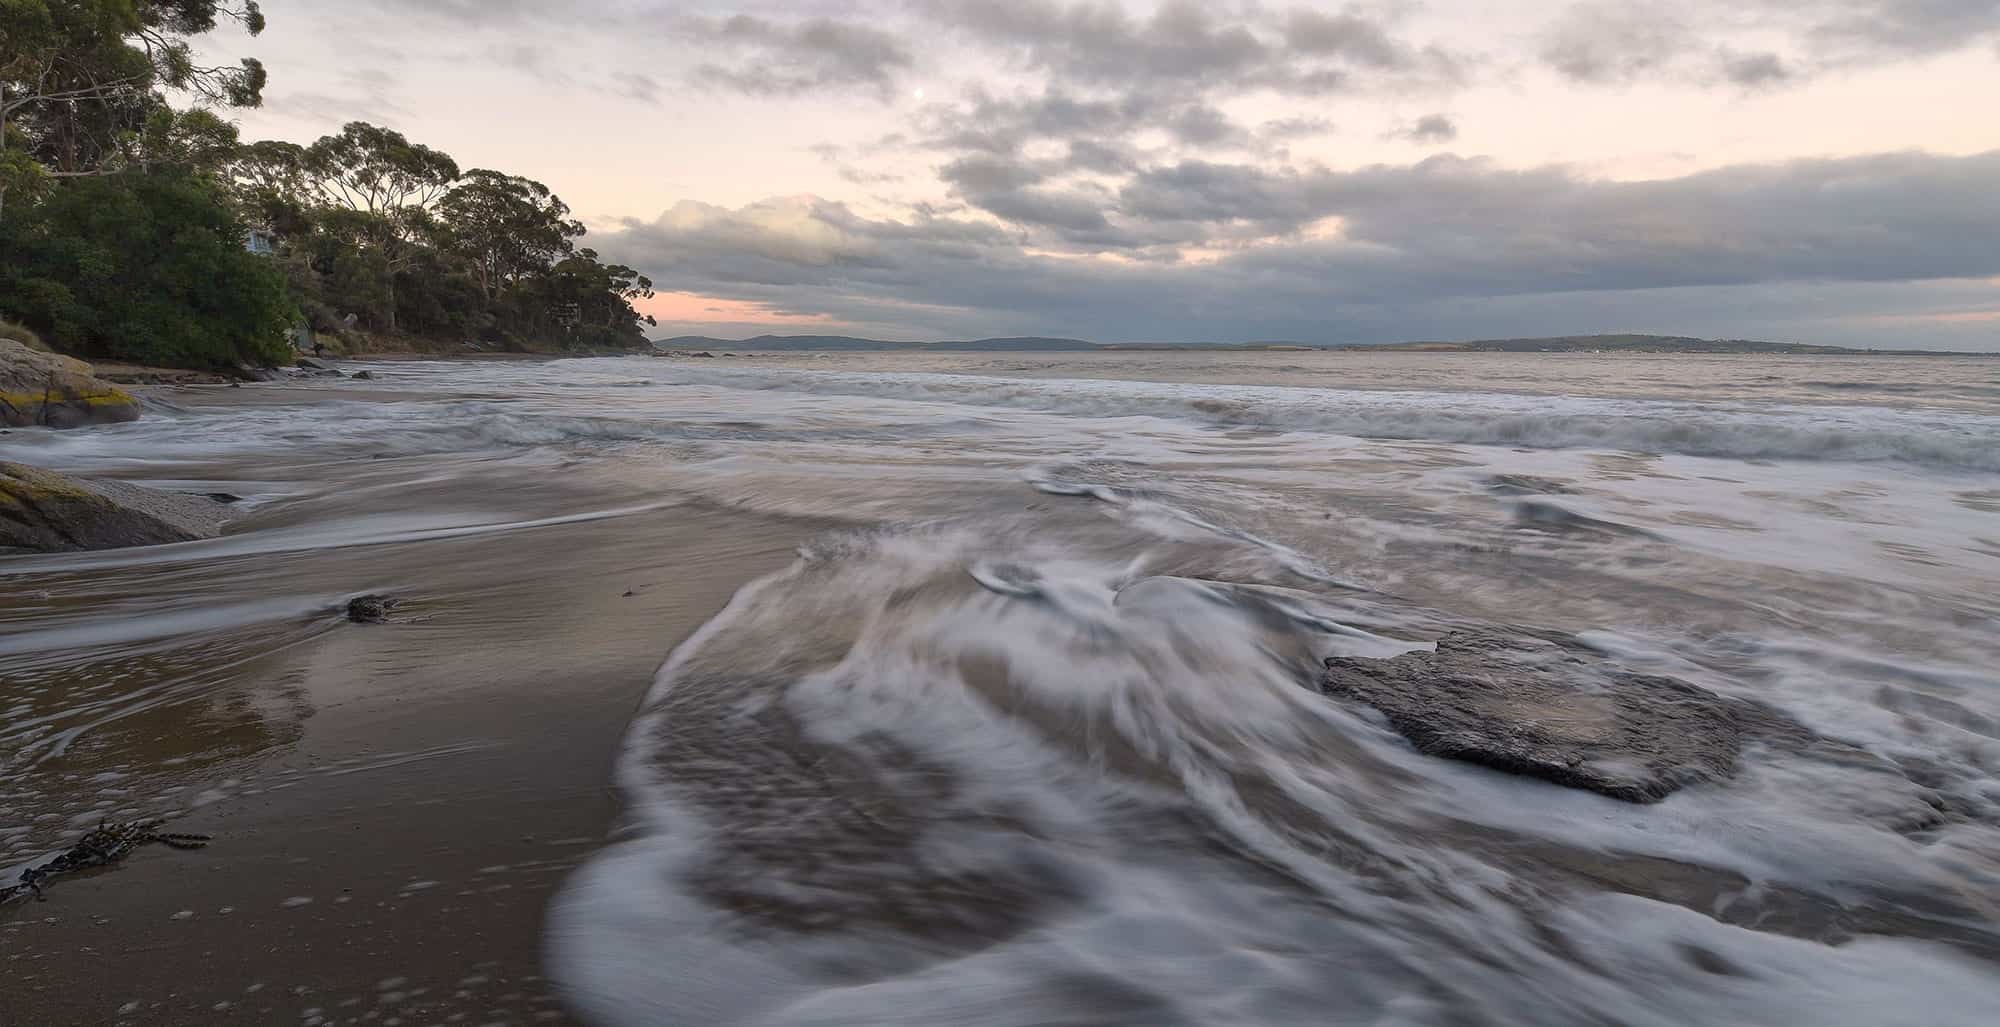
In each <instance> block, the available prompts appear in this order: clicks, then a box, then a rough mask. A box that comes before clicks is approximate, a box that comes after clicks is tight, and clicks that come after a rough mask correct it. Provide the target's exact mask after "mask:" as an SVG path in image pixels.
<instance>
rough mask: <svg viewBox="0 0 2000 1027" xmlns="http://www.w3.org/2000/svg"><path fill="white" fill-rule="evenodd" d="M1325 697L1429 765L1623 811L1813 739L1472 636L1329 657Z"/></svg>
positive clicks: (1647, 681)
mask: <svg viewBox="0 0 2000 1027" xmlns="http://www.w3.org/2000/svg"><path fill="white" fill-rule="evenodd" d="M1321 690H1322V691H1324V692H1325V693H1326V694H1328V695H1331V696H1335V697H1337V698H1342V699H1349V700H1353V701H1355V702H1360V703H1365V704H1367V705H1369V706H1372V707H1374V708H1375V709H1377V710H1380V711H1381V712H1382V713H1383V715H1385V716H1386V717H1388V719H1389V724H1390V726H1392V727H1394V728H1395V729H1396V731H1397V732H1398V733H1399V734H1401V735H1403V737H1405V738H1408V739H1409V740H1410V741H1411V742H1412V743H1413V744H1415V745H1416V747H1417V748H1418V750H1420V751H1422V752H1425V753H1428V754H1430V755H1433V756H1442V757H1446V758H1449V759H1458V760H1465V761H1467V762H1470V763H1478V764H1481V765H1483V766H1488V767H1492V768H1494V769H1496V770H1504V771H1507V772H1509V773H1515V774H1525V775H1527V776H1529V777H1538V778H1541V779H1543V780H1546V781H1553V782H1555V783H1557V784H1561V785H1568V786H1570V787H1572V788H1585V789H1589V790H1590V791H1593V792H1599V793H1602V794H1604V795H1609V796H1611V797H1613V798H1616V799H1624V800H1626V801H1627V802H1640V803H1647V802H1658V801H1659V800H1661V799H1663V798H1666V797H1667V796H1668V795H1671V794H1672V793H1673V792H1675V791H1677V790H1679V789H1680V788H1681V787H1683V786H1685V785H1688V784H1692V783H1695V782H1701V781H1714V780H1721V779H1725V778H1728V777H1730V776H1731V775H1732V774H1734V773H1735V770H1736V760H1737V756H1738V754H1739V753H1741V751H1742V749H1743V746H1744V744H1745V742H1746V741H1749V740H1752V739H1765V740H1779V739H1786V740H1789V741H1790V742H1792V743H1793V744H1804V743H1805V742H1807V741H1809V740H1810V738H1811V734H1810V732H1808V731H1806V730H1805V729H1804V728H1802V727H1800V726H1799V725H1797V724H1795V723H1793V722H1792V721H1789V720H1787V719H1785V718H1784V717H1783V716H1781V715H1779V714H1778V713H1777V712H1775V711H1773V710H1770V709H1767V708H1765V707H1762V706H1757V705H1754V704H1751V703H1747V702H1743V701H1740V700H1736V699H1730V698H1727V697H1725V696H1721V695H1717V694H1716V693H1714V692H1710V691H1708V690H1707V689H1703V688H1698V687H1696V686H1694V685H1691V684H1688V683H1687V682H1685V681H1680V680H1677V679H1675V678H1668V677H1658V676H1654V675H1649V674H1634V673H1631V672H1630V671H1626V670H1623V669H1621V668H1619V667H1617V666H1616V665H1615V664H1612V663H1610V662H1609V661H1607V660H1605V659H1603V658H1601V657H1597V656H1594V655H1591V654H1590V653H1589V652H1588V651H1587V650H1584V649H1582V648H1580V647H1575V646H1570V645H1563V644H1559V643H1554V642H1545V641H1542V640H1539V639H1532V638H1513V637H1506V636H1502V635H1498V634H1486V633H1483V632H1475V631H1466V632H1457V633H1453V634H1449V635H1446V636H1445V637H1443V638H1441V639H1439V640H1438V643H1437V651H1436V652H1415V653H1406V654H1404V655H1402V656H1397V657H1394V658H1393V659H1386V660H1369V659H1354V658H1341V657H1334V658H1331V659H1328V660H1327V661H1326V676H1325V677H1324V678H1323V679H1322V681H1321Z"/></svg>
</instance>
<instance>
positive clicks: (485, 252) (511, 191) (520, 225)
mask: <svg viewBox="0 0 2000 1027" xmlns="http://www.w3.org/2000/svg"><path fill="white" fill-rule="evenodd" d="M438 218H439V222H440V225H439V229H440V230H439V233H438V239H439V241H440V243H441V244H442V245H443V247H444V248H445V249H448V250H450V251H452V252H454V253H456V254H458V255H459V256H461V257H462V258H464V259H465V260H466V261H467V262H468V264H469V265H470V269H471V271H472V277H473V280H474V281H476V282H478V283H479V291H480V294H481V295H483V296H485V297H486V300H487V302H489V303H490V302H492V301H493V300H495V299H496V298H497V297H498V296H499V295H500V293H501V292H502V291H503V290H505V289H506V287H507V286H508V285H510V284H512V283H513V282H514V281H515V280H517V279H519V278H520V277H522V276H523V275H527V274H532V273H534V272H537V271H542V270H546V269H547V268H548V267H549V265H550V264H552V263H554V262H555V261H557V260H560V259H561V258H562V257H564V256H565V255H567V254H568V253H569V252H570V249H571V243H570V240H572V239H575V238H576V237H578V236H580V235H582V234H583V224H582V223H581V222H578V221H574V220H571V219H570V216H569V205H568V204H566V203H564V202H563V201H562V199H561V197H558V196H557V195H556V194H554V193H552V192H550V191H549V187H548V186H545V185H543V184H542V183H540V182H536V181H532V180H530V179H526V178H520V177H518V176H515V175H506V174H502V173H500V172H498V171H488V170H484V169H478V170H473V171H468V172H466V173H465V177H464V179H463V180H462V181H460V182H459V184H458V185H457V186H456V187H454V188H453V189H452V190H451V192H449V193H446V194H445V197H444V199H442V200H440V201H439V202H438Z"/></svg>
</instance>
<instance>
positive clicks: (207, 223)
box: [0, 168, 298, 367]
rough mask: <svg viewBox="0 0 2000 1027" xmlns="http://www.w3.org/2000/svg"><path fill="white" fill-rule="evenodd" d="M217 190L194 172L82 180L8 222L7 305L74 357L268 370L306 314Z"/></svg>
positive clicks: (0, 298) (4, 235)
mask: <svg viewBox="0 0 2000 1027" xmlns="http://www.w3.org/2000/svg"><path fill="white" fill-rule="evenodd" d="M243 235H244V227H243V224H242V223H241V222H240V221H238V220H237V219H236V217H235V215H234V214H233V213H232V211H231V210H230V208H229V207H228V205H227V204H225V203H224V202H223V201H222V198H221V196H220V195H219V192H218V188H217V186H216V185H215V183H214V182H213V181H212V180H211V179H209V178H207V177H206V176H204V175H202V174H200V173H198V172H196V171H191V170H187V169H181V168H172V169H159V170H155V171H153V172H151V173H146V174H136V173H135V174H126V175H117V176H109V177H102V178H86V179H77V180H74V181H70V182H65V183H62V185H61V186H60V187H59V188H57V189H56V190H54V191H53V192H52V193H51V194H50V195H49V196H48V198H46V199H45V200H43V201H42V202H40V203H37V204H35V205H33V206H32V207H28V208H25V209H22V210H19V211H10V212H8V215H7V217H6V218H5V219H4V220H0V250H4V252H6V253H7V254H8V260H7V262H6V264H5V265H4V266H0V309H4V310H6V311H7V312H8V313H10V314H12V315H14V316H15V317H17V318H19V319H20V320H21V321H22V322H24V323H26V324H27V325H29V326H30V327H32V328H34V329H36V330H37V331H39V332H41V333H42V334H43V335H44V337H46V338H48V339H50V340H52V341H54V342H55V343H56V344H57V345H59V346H60V347H62V348H64V349H66V350H72V351H76V352H81V353H85V354H89V355H92V356H101V357H111V358H116V359H122V360H133V361H139V362H142V363H153V364H167V365H173V366H180V367H231V366H235V365H237V364H240V363H252V364H264V365H269V364H273V363H277V362H279V361H282V360H285V359H286V358H288V357H289V355H290V348H289V344H288V342H287V340H286V331H287V329H288V328H289V327H290V326H291V324H292V323H293V322H294V321H295V320H296V319H297V317H298V312H297V308H296V306H295V305H294V304H293V303H292V301H291V299H290V298H289V297H288V295H287V292H286V287H285V280H284V276H283V274H282V273H281V272H280V271H279V270H278V269H277V268H276V267H274V266H272V264H271V263H270V262H268V261H266V260H264V259H262V258H259V257H257V256H255V255H253V254H250V253H248V252H246V251H245V250H244V248H243V242H242V240H243Z"/></svg>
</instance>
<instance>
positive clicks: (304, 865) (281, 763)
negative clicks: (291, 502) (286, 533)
mask: <svg viewBox="0 0 2000 1027" xmlns="http://www.w3.org/2000/svg"><path fill="white" fill-rule="evenodd" d="M476 480H477V479H467V480H461V481H459V482H457V483H456V484H452V485H447V486H443V488H444V489H446V490H450V489H454V488H456V489H472V490H473V491H472V492H471V493H470V494H468V495H467V496H466V497H464V498H466V499H468V500H469V499H471V498H472V496H474V495H479V494H481V492H480V490H479V489H477V488H474V486H473V485H472V484H471V483H472V482H473V481H476ZM486 484H487V485H489V486H490V484H491V483H490V482H487V483H486ZM305 505H306V506H307V507H311V506H312V505H313V504H311V503H307V504H305ZM426 505H430V506H436V505H437V500H436V497H431V498H430V499H429V500H427V502H426ZM312 516H313V513H312V511H310V510H304V511H301V510H297V509H293V510H291V511H290V512H289V513H288V512H287V511H285V510H282V509H281V510H278V511H274V512H273V513H271V514H269V515H267V516H265V517H263V518H261V519H259V518H253V520H252V522H251V523H250V524H249V525H247V526H246V527H247V528H248V529H250V530H253V531H255V530H270V529H271V528H273V527H277V526H282V525H283V524H285V523H286V522H288V521H292V520H303V521H310V519H311V517H312ZM814 530H815V527H814V526H812V525H807V524H804V523H799V522H788V521H781V520H776V519H767V518H756V517H749V516H745V515H741V514H733V513H730V514H725V513H723V512H720V511H715V510H705V509H701V508H699V507H691V506H675V507H671V508H668V509H665V510H655V511H651V512H648V513H644V514H639V515H632V516H624V517H612V518H609V519H604V520H595V521H586V522H582V523H573V524H562V525H556V526H553V527H544V528H534V529H527V530H516V531H506V532H499V533H494V534H482V535H474V536H471V537H467V538H458V539H449V540H443V541H438V540H428V541H416V542H406V543H394V544H387V545H373V546H363V547H350V548H340V549H334V550H329V551H324V552H317V553H293V554H289V555H280V556H275V557H264V558H261V559H262V560H263V561H264V565H265V567H266V569H269V565H270V564H271V563H272V562H277V563H280V564H282V565H283V566H281V567H280V568H279V569H278V571H277V573H278V574H279V578H280V580H290V579H294V578H296V579H303V580H307V581H310V582H311V585H312V588H313V589H314V590H315V591H323V590H326V589H332V590H335V591H347V590H352V591H360V590H363V589H366V588H369V587H371V586H372V585H374V584H376V583H379V582H382V581H385V580H387V581H408V582H411V583H412V588H411V589H410V590H409V592H407V593H405V594H407V595H409V596H410V598H411V602H410V603H409V604H408V605H407V606H405V607H404V608H402V609H400V610H399V611H398V615H399V617H398V619H399V621H400V622H392V623H390V624H386V625H354V624H347V623H345V622H342V621H340V620H339V618H338V617H337V616H336V615H334V614H333V613H332V612H330V611H329V612H327V613H325V614H322V615H316V616H315V619H314V623H313V624H312V625H311V626H310V627H309V628H308V629H307V630H306V631H305V632H304V637H302V638H299V639H297V640H292V641H285V642H280V643H278V644H277V646H276V648H275V651H272V652H266V653H261V654H256V655H253V656H251V657H250V658H249V659H247V660H244V661H241V662H240V663H238V664H237V665H235V666H231V667H227V668H225V669H224V670H223V671H222V672H221V673H220V674H219V675H218V676H217V677H216V679H215V680H214V681H213V682H211V683H210V684H209V685H208V686H207V687H206V688H205V690H204V694H203V695H202V696H201V698H200V700H199V701H194V702H186V703H175V704H171V705H167V706H165V707H163V708H161V709H156V710H147V711H144V712H140V713H136V714H134V715H132V716H127V717H123V718H121V719H120V720H119V721H118V722H117V723H115V724H111V725H107V726H105V727H104V728H102V729H99V730H97V731H95V732H94V733H86V734H85V735H84V736H82V738H81V739H80V740H79V743H78V744H77V745H76V746H75V747H74V748H73V749H72V750H71V751H70V752H69V753H66V754H65V756H64V758H63V759H61V760H57V761H51V762H53V763H56V764H58V765H59V766H60V773H61V774H62V775H63V776H62V778H61V779H60V782H67V784H66V785H64V784H61V783H58V786H57V787H62V788H66V789H67V792H68V794H62V793H61V792H57V793H56V794H54V795H53V798H54V799H55V800H59V801H61V803H62V805H61V807H60V808H62V809H63V810H64V813H65V815H67V814H68V813H69V812H70V811H71V810H73V809H75V808H77V807H78V806H87V805H88V804H89V799H88V798H87V797H86V796H88V795H89V792H88V790H87V786H86V785H82V784H77V783H76V782H79V781H87V780H89V779H90V778H91V774H92V771H93V770H95V769H97V768H98V767H99V766H105V767H110V766H116V767H120V768H123V771H122V772H123V773H125V774H127V775H128V777H127V779H126V782H133V790H134V791H143V790H145V789H146V787H147V784H146V782H147V780H148V778H149V777H151V776H152V775H154V774H155V773H157V774H160V775H163V776H164V775H171V774H174V773H178V772H181V771H185V770H186V769H187V767H188V765H189V761H190V760H192V761H193V762H194V763H197V764H202V763H203V761H208V762H207V763H206V764H205V765H204V766H203V767H202V769H201V770H199V771H198V772H197V776H198V777H201V778H203V779H205V780H206V783H208V784H209V785H210V786H211V789H210V791H209V792H208V794H207V795H206V796H205V799H206V800H207V801H206V804H202V805H199V807H198V808H196V809H194V810H193V811H192V812H191V813H189V814H187V815H186V816H183V817H181V818H180V819H178V820H176V821H175V822H174V825H173V829H174V830H180V831H196V832H203V833H208V834H212V835H214V836H215V841H214V843H213V844H212V845H211V846H210V847H209V848H207V849H205V850H202V851H198V852H179V851H174V850H170V849H167V848H164V847H160V846H151V847H147V848H143V849H140V850H139V851H137V852H136V853H135V854H134V855H133V856H132V857H131V858H129V859H128V860H126V861H125V862H123V863H121V864H119V865H116V866H113V867H110V868H107V869H103V870H97V871H93V872H90V873H86V874H81V875H77V876H74V877H63V878H59V879H57V880H56V881H55V883H54V884H53V885H52V887H51V888H50V890H49V893H48V901H46V902H41V903H36V902H18V903H13V904H9V905H8V906H5V907H0V972H4V973H5V974H6V977H7V984H6V985H5V986H4V987H0V1024H6V1025H9V1027H12V1025H28V1024H34V1025H48V1027H58V1025H67V1024H111V1023H129V1024H149V1025H150V1024H176V1025H177V1024H188V1025H195V1024H203V1025H206V1024H239V1023H241V1024H268V1023H327V1024H336V1023H337V1024H346V1023H385V1024H398V1023H402V1024H431V1023H471V1024H485V1023H519V1024H528V1023H566V1022H573V1021H571V1020H570V1019H569V1017H568V1015H567V1014H566V1013H565V1012H564V1011H563V1010H562V1008H561V1005H560V1002H559V999H558V998H557V997H556V996H555V995H554V994H553V993H552V988H551V985H550V984H549V983H548V982H547V981H546V980H545V979H544V978H543V976H542V971H541V968H540V953H539V945H540V936H541V928H542V916H543V910H544V907H545V905H546V904H547V901H548V899H549V897H550V895H551V894H552V893H553V892H554V891H555V890H556V889H557V888H558V887H559V886H560V885H561V883H562V880H563V878H564V876H565V875H566V873H567V872H568V871H569V870H570V869H571V868H572V867H574V866H575V865H577V864H578V863H579V862H580V861H581V860H583V859H584V858H585V857H586V856H588V855H589V854H590V853H591V852H592V851H594V850H595V849H596V848H597V847H598V846H600V845H601V844H602V843H603V841H604V839H605V838H606V835H607V833H608V832H609V831H610V830H611V829H612V828H613V825H614V821H615V818H616V816H617V801H616V797H615V796H614V795H613V793H612V791H611V789H610V780H611V762H612V760H613V759H614V757H615V755H616V752H617V748H618V740H619V738H620V736H621V734H622V732H623V731H624V729H625V727H626V725H627V722H628V720H629V718H630V715H631V713H632V710H633V708H634V706H635V704H636V703H637V702H638V700H639V698H640V697H641V695H642V694H643V693H644V691H645V689H646V688H647V687H648V685H649V684H650V683H651V680H652V677H653V674H654V672H655V671H656V669H657V668H658V665H659V663H660V661H661V659H662V658H663V657H664V656H665V654H666V653H667V652H668V651H669V650H670V649H671V648H672V647H673V646H674V645H675V644H676V643H678V642H679V641H680V640H681V639H682V638H684V637H685V636H686V635H687V634H689V633H690V632H692V631H693V630H694V629H696V628H697V627H699V626H700V625H701V623H702V622H703V621H704V620H706V619H707V618H708V617H709V616H711V615H712V614H713V613H714V612H715V611H716V610H718V609H720V608H721V607H722V605H723V604H724V603H726V602H727V600H728V599H729V597H730V595H731V594H732V593H733V592H734V591H735V590H736V589H737V588H738V587H739V586H740V585H742V584H743V583H745V582H746V581H748V580H750V579H752V578H754V577H756V576H759V575H761V574H764V573H767V572H769V571H771V570H774V569H777V568H779V567H782V566H783V565H785V564H786V563H788V562H790V561H791V560H792V559H793V558H794V556H795V554H796V547H797V546H798V544H799V543H800V542H801V540H803V539H804V538H806V537H807V536H808V535H810V534H811V533H812V532H813V531H814ZM119 573H120V572H113V573H112V574H111V575H110V576H111V577H117V576H119ZM125 573H126V576H127V577H134V578H137V579H141V580H137V581H134V582H128V583H127V587H130V588H133V589H134V590H137V591H141V592H144V591H146V590H148V589H151V588H164V587H169V586H170V585H171V582H170V581H167V580H164V579H171V578H173V577H174V575H173V574H172V573H168V572H164V571H161V572H143V571H142V572H140V573H138V574H136V575H135V574H131V573H129V572H125ZM90 577H91V572H89V571H79V572H77V573H76V575H75V578H76V579H78V580H85V579H89V578H90ZM153 579H163V580H160V581H157V582H156V581H154V580H153ZM17 580H18V579H17ZM37 583H38V584H39V583H40V582H39V579H38V582H37ZM243 587H244V588H246V589H249V590H250V591H251V592H252V594H254V592H255V590H256V589H257V588H258V587H259V586H258V585H257V584H256V583H255V582H251V583H246V584H245V585H244V586H243ZM54 589H55V591H56V592H58V593H60V592H62V591H63V582H62V581H60V580H59V581H57V582H56V583H55V584H54ZM628 593H629V594H628ZM84 601H86V602H89V601H106V602H109V601H111V600H109V599H106V598H101V597H85V598H84ZM6 627H7V625H4V624H0V630H4V629H5V628H6ZM107 733H108V734H109V737H107V738H104V739H101V740H98V741H97V744H87V743H90V742H91V741H92V739H93V734H97V735H104V734H107ZM191 754H192V755H191ZM44 770H45V771H46V772H47V773H55V771H47V769H46V767H45V768H44ZM224 775H227V776H226V777H225V776H224ZM218 779H219V782H220V785H221V787H219V788H216V787H215V786H216V785H217V784H218ZM126 782H121V783H126ZM13 787H16V788H20V787H21V783H20V782H18V781H17V782H15V783H14V785H13ZM52 790H53V789H52ZM19 797H20V793H18V792H17V793H16V795H15V796H14V797H13V798H14V799H16V800H18V799H19ZM9 805H13V804H12V803H10V802H9V801H8V800H7V799H0V809H4V808H5V807H7V806H9ZM25 805H27V806H28V808H29V809H32V808H33V807H32V803H29V804H25ZM9 812H13V813H17V814H23V813H25V812H26V810H24V809H22V808H21V806H20V805H15V806H14V808H13V809H12V810H10V811H9ZM11 819H12V817H9V816H0V821H4V820H11ZM24 819H26V817H25V816H24ZM42 819H43V820H46V819H48V818H47V817H46V816H45V817H43V818H42ZM47 833H48V834H49V836H50V837H58V836H60V835H62V834H63V833H64V832H63V831H61V830H60V829H52V830H50V831H48V832H47ZM68 833H69V834H72V835H73V834H75V833H76V831H75V830H71V831H69V832H68Z"/></svg>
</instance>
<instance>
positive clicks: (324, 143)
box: [274, 121, 458, 328]
mask: <svg viewBox="0 0 2000 1027" xmlns="http://www.w3.org/2000/svg"><path fill="white" fill-rule="evenodd" d="M274 156H275V154H274ZM287 156H288V157H289V154H287ZM296 171H297V174H298V180H299V182H300V183H301V184H302V185H303V186H304V188H305V189H306V190H308V191H309V192H310V194H311V195H312V197H313V198H314V199H315V200H316V201H317V206H319V207H321V208H323V209H324V211H325V215H324V216H323V217H322V219H321V226H320V227H321V228H322V229H324V230H326V231H329V232H333V233H336V234H339V235H342V236H344V237H346V238H347V239H348V240H349V241H350V243H351V244H352V245H355V246H357V247H365V248H368V249H372V250H374V251H376V253H377V254H378V255H379V258H380V263H381V265H382V267H383V269H384V272H385V274H386V275H387V286H388V294H387V297H388V303H387V304H386V310H387V313H388V325H389V327H390V328H394V327H396V321H397V318H396V307H397V303H396V276H397V275H400V274H402V273H403V272H405V271H408V270H409V269H410V268H411V267H413V266H415V264H416V263H417V261H418V259H419V253H418V247H417V245H416V243H417V240H418V239H419V238H420V237H422V236H424V235H427V234H428V233H429V232H430V229H431V218H430V207H431V205H432V204H434V203H436V202H437V201H438V200H439V199H440V198H441V197H443V196H444V195H445V192H446V190H448V189H450V188H451V185H452V183H453V182H455V181H457V179H458V162H457V161H454V160H452V159H451V158H450V157H449V156H447V155H445V154H444V153H441V152H439V151H437V150H433V149H431V148H430V147H428V146H423V145H420V144H417V143H412V142H410V141H409V140H408V139H406V138H404V136H403V134H402V133H401V132H397V131H395V130H394V129H388V128H382V127H380V126H376V125H370V124H368V123H367V122H365V121H351V122H348V123H347V124H346V125H345V126H344V127H342V128H341V130H340V134H339V135H330V136H325V137H323V138H321V139H320V140H319V141H318V142H315V143H313V144H312V145H311V146H310V147H307V148H306V149H305V150H304V151H302V152H300V153H299V154H298V163H297V168H296Z"/></svg>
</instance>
